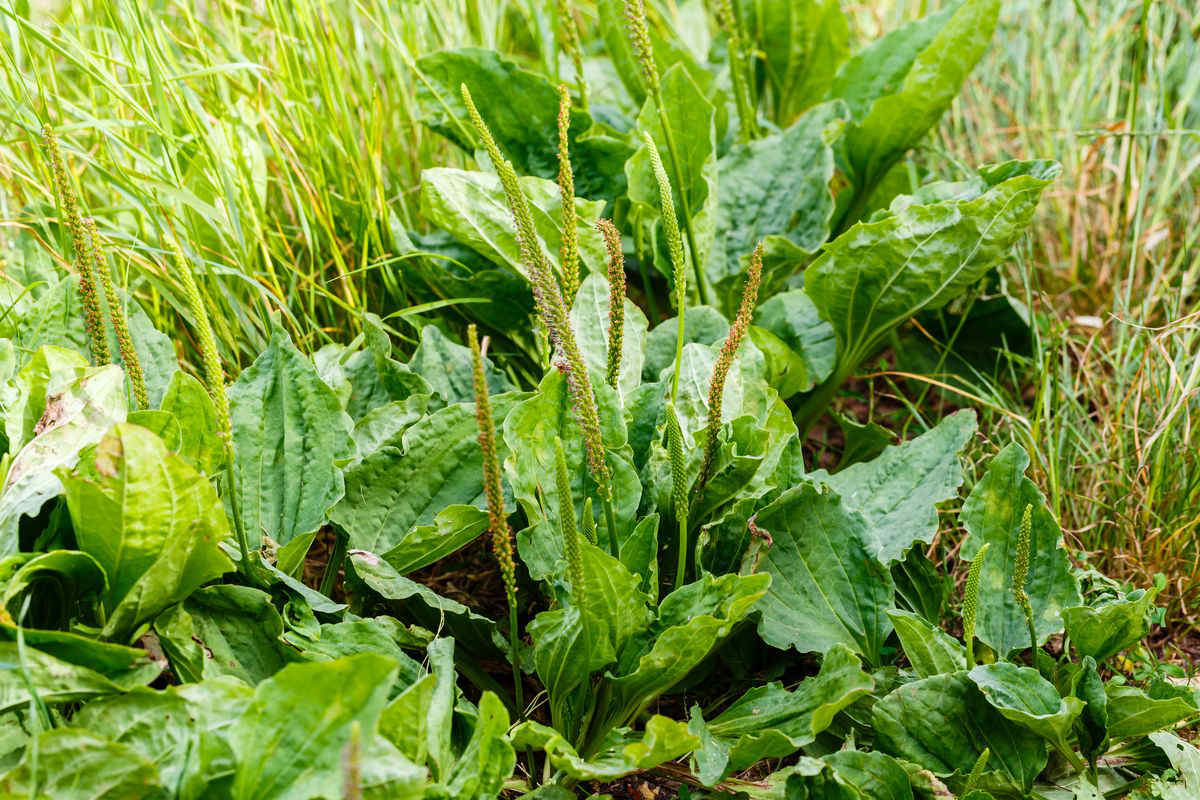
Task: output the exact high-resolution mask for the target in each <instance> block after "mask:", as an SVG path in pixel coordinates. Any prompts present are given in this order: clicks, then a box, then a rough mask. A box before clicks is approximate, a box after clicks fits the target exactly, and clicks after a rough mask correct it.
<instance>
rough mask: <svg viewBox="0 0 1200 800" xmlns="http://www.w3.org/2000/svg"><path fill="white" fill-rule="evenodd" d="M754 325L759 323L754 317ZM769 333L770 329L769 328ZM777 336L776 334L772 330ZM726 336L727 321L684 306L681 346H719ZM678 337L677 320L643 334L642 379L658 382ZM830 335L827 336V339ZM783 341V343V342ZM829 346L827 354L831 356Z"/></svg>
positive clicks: (671, 361) (704, 308)
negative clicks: (643, 360)
mask: <svg viewBox="0 0 1200 800" xmlns="http://www.w3.org/2000/svg"><path fill="white" fill-rule="evenodd" d="M755 324H756V325H757V324H761V323H760V322H759V321H758V318H757V317H756V318H755ZM764 327H767V328H768V329H769V330H773V329H771V328H770V326H764ZM773 332H775V333H777V334H778V332H777V331H773ZM728 335H729V320H727V319H725V315H724V314H722V313H721V312H720V311H718V310H717V309H715V308H713V307H712V306H688V309H687V312H686V313H685V314H684V316H683V343H684V344H685V345H686V344H690V343H692V342H699V343H700V344H703V345H712V344H716V345H718V346H719V345H720V343H721V342H723V341H725V337H726V336H728ZM678 338H679V318H678V317H671V318H670V319H667V320H664V321H663V322H660V323H659V324H658V325H655V326H654V329H653V330H651V331H650V333H648V334H647V335H646V361H645V364H644V365H643V367H642V380H643V381H644V382H646V383H651V382H654V381H657V380H659V378H660V376H661V374H662V371H663V370H665V369H667V368H669V367H673V365H674V363H675V342H676V341H677V340H678ZM832 338H833V334H832V333H830V339H832ZM785 341H786V340H785ZM832 352H833V351H832V343H831V350H830V353H831V355H832Z"/></svg>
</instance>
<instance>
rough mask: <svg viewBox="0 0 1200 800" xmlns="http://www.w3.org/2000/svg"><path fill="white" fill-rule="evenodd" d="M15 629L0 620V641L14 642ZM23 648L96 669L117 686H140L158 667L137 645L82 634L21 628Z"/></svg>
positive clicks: (156, 674)
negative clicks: (128, 645)
mask: <svg viewBox="0 0 1200 800" xmlns="http://www.w3.org/2000/svg"><path fill="white" fill-rule="evenodd" d="M17 633H18V631H17V628H16V627H15V626H13V625H7V624H4V623H0V641H6V642H16V641H17ZM20 634H21V638H23V639H24V640H25V646H26V647H32V648H36V649H37V650H40V651H42V652H43V653H47V654H49V655H51V656H54V657H55V658H57V659H59V660H60V661H65V662H66V663H68V664H74V665H76V666H79V667H86V668H87V669H90V670H92V671H93V672H98V673H100V674H101V675H103V676H104V677H106V678H108V679H109V680H111V681H114V682H115V683H117V684H118V685H120V686H123V687H131V686H141V685H142V684H145V683H148V682H150V681H151V680H153V679H154V678H156V677H158V675H159V673H161V672H162V666H161V665H160V664H159V663H157V662H155V661H154V660H153V659H151V658H150V656H149V654H148V653H147V652H146V651H145V650H143V649H142V648H140V647H125V646H124V645H119V644H113V643H111V642H102V641H99V640H98V639H94V638H92V637H90V636H87V635H84V634H82V633H71V632H69V631H47V630H38V629H36V628H24V629H22V630H21V631H20Z"/></svg>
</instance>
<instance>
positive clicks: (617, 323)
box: [596, 219, 625, 389]
mask: <svg viewBox="0 0 1200 800" xmlns="http://www.w3.org/2000/svg"><path fill="white" fill-rule="evenodd" d="M596 229H597V230H598V231H600V235H601V236H602V237H603V238H604V247H605V249H606V250H608V365H607V366H608V369H607V370H606V372H605V380H607V382H608V385H609V386H611V387H612V388H613V389H616V388H617V386H618V384H619V383H620V380H621V351H622V349H623V347H624V339H625V253H624V252H623V251H622V250H621V232H620V231H618V230H617V226H616V225H613V224H612V220H607V219H598V220H596Z"/></svg>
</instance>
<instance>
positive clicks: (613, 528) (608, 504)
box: [604, 487, 621, 559]
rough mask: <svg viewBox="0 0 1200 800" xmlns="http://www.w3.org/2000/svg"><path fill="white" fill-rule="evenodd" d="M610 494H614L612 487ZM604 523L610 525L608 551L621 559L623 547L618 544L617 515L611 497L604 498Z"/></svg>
mask: <svg viewBox="0 0 1200 800" xmlns="http://www.w3.org/2000/svg"><path fill="white" fill-rule="evenodd" d="M609 492H610V493H611V492H612V489H611V487H610V489H609ZM604 523H605V524H606V525H608V550H609V552H610V553H612V557H613V558H616V559H620V558H621V547H620V545H619V544H618V543H617V515H616V512H614V511H613V502H612V498H611V497H605V498H604Z"/></svg>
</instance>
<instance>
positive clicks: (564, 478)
mask: <svg viewBox="0 0 1200 800" xmlns="http://www.w3.org/2000/svg"><path fill="white" fill-rule="evenodd" d="M554 483H555V489H556V491H557V494H558V528H559V532H560V533H561V534H562V540H563V556H564V557H565V558H566V560H567V580H568V581H570V583H571V591H572V592H574V593H575V594H576V596H579V595H580V594H581V593H582V592H583V591H584V588H583V580H584V577H583V556H582V555H581V554H580V552H579V528H578V527H576V525H575V501H574V500H573V499H572V497H571V473H570V472H569V471H568V469H567V457H566V455H565V454H564V453H563V447H562V440H561V439H558V438H555V440H554Z"/></svg>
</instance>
